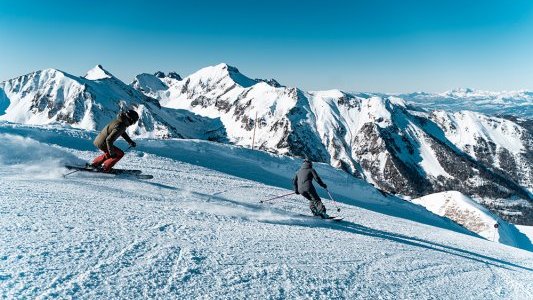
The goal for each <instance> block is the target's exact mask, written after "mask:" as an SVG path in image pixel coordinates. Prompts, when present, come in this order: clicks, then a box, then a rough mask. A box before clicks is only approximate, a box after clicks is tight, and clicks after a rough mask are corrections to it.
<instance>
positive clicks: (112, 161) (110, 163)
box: [104, 146, 124, 172]
mask: <svg viewBox="0 0 533 300" xmlns="http://www.w3.org/2000/svg"><path fill="white" fill-rule="evenodd" d="M113 151H114V152H115V153H116V154H117V156H116V157H114V158H109V159H106V161H104V172H109V171H110V170H111V168H113V166H114V165H116V164H117V163H118V161H119V160H120V159H121V158H122V157H123V156H124V152H123V151H122V150H120V148H118V147H115V146H113Z"/></svg>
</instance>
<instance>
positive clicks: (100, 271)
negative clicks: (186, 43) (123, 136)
mask: <svg viewBox="0 0 533 300" xmlns="http://www.w3.org/2000/svg"><path fill="white" fill-rule="evenodd" d="M54 147H55V149H57V151H60V152H62V153H65V155H67V154H68V155H74V156H77V157H79V158H81V159H83V160H90V159H91V158H92V157H93V156H95V155H96V154H97V153H96V152H90V151H79V150H72V149H68V148H63V147H57V146H54ZM133 153H134V152H133ZM133 153H128V155H127V156H126V157H125V159H124V160H123V161H122V162H120V163H119V166H118V167H121V168H133V169H142V170H143V171H144V173H147V174H152V175H154V179H153V180H151V181H139V180H133V179H127V178H120V177H113V176H109V175H104V174H90V173H76V174H72V175H71V176H69V177H67V178H62V177H61V176H60V175H58V174H59V171H65V172H66V170H62V169H58V168H57V167H54V168H51V169H50V170H47V171H48V173H49V175H48V176H37V177H35V176H32V175H31V173H27V172H26V170H27V168H25V167H21V166H20V165H13V164H4V163H1V161H0V163H1V164H0V178H1V184H0V186H1V187H2V193H1V194H0V230H1V232H2V234H1V235H0V291H1V296H2V297H3V298H17V299H19V298H37V299H47V298H56V297H59V298H75V299H94V298H99V299H140V298H158V299H162V298H178V297H180V298H181V297H184V298H236V299H244V298H250V297H253V298H273V299H280V298H325V299H326V298H348V299H354V298H362V299H376V298H379V299H430V298H447V299H467V298H472V299H474V298H475V299H533V293H532V292H531V291H533V272H532V271H533V254H532V253H531V252H526V251H523V250H519V249H516V248H512V247H508V246H504V245H501V244H497V243H493V242H489V241H486V240H483V239H480V238H476V237H473V236H468V235H464V234H460V233H457V232H453V231H450V230H445V229H441V228H437V227H433V226H429V225H424V224H421V223H417V222H414V221H411V220H407V219H401V218H397V217H392V216H389V215H386V214H381V213H379V212H375V211H370V210H365V209H362V208H359V207H357V206H352V205H348V204H343V203H340V204H339V205H340V207H341V208H342V216H344V217H345V221H343V222H340V223H334V222H326V221H321V220H315V219H311V218H307V217H302V216H298V214H308V206H307V202H306V201H305V200H304V199H303V198H301V197H299V196H296V195H292V196H289V197H286V198H285V199H284V200H283V201H274V202H273V203H272V204H259V203H258V201H259V200H261V199H267V198H269V197H273V196H275V195H280V194H284V193H287V192H289V191H288V190H285V189H281V188H277V187H272V186H268V185H265V184H262V183H260V182H255V181H251V180H246V179H242V178H238V177H234V176H231V175H227V174H224V173H221V172H218V171H214V170H210V169H207V168H204V167H200V166H196V165H192V164H189V163H185V162H179V161H176V160H172V159H169V158H163V157H158V156H155V155H133ZM0 158H1V157H0ZM214 159H216V158H214ZM41 165H42V164H41ZM325 203H326V206H327V207H329V208H330V210H331V211H333V206H332V205H331V202H329V201H327V200H326V202H325Z"/></svg>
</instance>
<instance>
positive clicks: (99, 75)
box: [84, 65, 114, 80]
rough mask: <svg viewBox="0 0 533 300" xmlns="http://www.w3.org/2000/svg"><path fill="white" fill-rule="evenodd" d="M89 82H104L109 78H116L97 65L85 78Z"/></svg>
mask: <svg viewBox="0 0 533 300" xmlns="http://www.w3.org/2000/svg"><path fill="white" fill-rule="evenodd" d="M84 77H85V79H88V80H102V79H107V78H113V77H114V76H113V75H112V74H111V73H109V72H108V71H107V70H105V69H104V67H102V65H96V66H95V67H94V68H92V69H90V70H89V71H87V74H86V75H85V76H84Z"/></svg>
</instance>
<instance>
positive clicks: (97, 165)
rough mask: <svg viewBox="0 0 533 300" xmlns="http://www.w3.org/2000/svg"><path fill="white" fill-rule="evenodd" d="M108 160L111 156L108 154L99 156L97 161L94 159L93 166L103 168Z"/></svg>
mask: <svg viewBox="0 0 533 300" xmlns="http://www.w3.org/2000/svg"><path fill="white" fill-rule="evenodd" d="M108 158H109V156H108V155H107V153H105V152H104V153H103V154H102V155H99V156H98V157H96V158H95V159H93V162H92V165H93V166H94V167H99V166H101V165H102V164H103V163H104V161H105V160H106V159H108Z"/></svg>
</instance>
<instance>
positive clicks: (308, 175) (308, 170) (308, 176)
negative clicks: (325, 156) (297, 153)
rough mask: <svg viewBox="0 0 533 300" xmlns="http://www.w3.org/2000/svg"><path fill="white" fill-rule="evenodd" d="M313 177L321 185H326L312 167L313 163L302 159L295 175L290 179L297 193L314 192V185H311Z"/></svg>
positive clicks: (324, 186)
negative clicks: (302, 161)
mask: <svg viewBox="0 0 533 300" xmlns="http://www.w3.org/2000/svg"><path fill="white" fill-rule="evenodd" d="M313 178H314V179H315V180H316V182H317V183H318V184H319V185H320V186H321V187H323V188H326V187H327V186H326V184H325V183H324V182H323V181H322V179H320V177H319V176H318V174H317V173H316V171H315V169H313V165H312V164H311V163H310V162H308V161H304V163H303V164H302V167H301V168H300V170H298V172H297V173H296V176H294V179H293V181H292V183H293V185H294V191H295V192H296V193H298V194H302V193H315V194H316V190H315V187H314V186H313Z"/></svg>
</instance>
